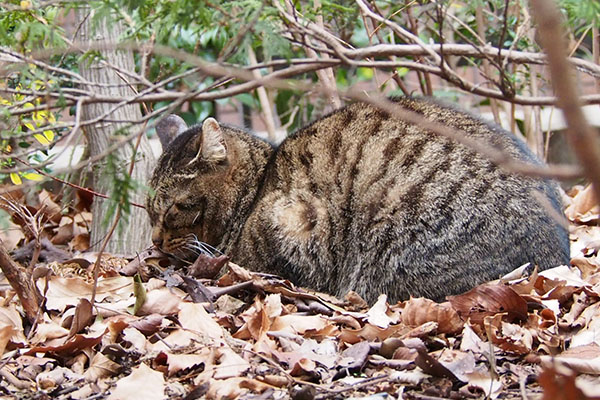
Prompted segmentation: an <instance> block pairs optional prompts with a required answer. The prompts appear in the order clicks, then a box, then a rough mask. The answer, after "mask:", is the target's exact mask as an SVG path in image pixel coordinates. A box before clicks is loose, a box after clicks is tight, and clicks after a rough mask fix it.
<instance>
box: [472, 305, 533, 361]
mask: <svg viewBox="0 0 600 400" xmlns="http://www.w3.org/2000/svg"><path fill="white" fill-rule="evenodd" d="M503 316H504V315H503V314H496V315H494V316H488V317H485V318H484V320H483V324H484V326H485V331H486V332H487V333H488V335H489V336H490V340H491V341H492V343H493V344H495V345H496V346H497V347H499V348H501V349H502V350H504V351H506V352H508V353H514V354H529V353H530V352H531V351H532V346H533V336H532V335H531V332H530V331H529V330H528V329H526V328H523V327H521V326H519V325H516V324H511V323H508V322H505V321H503V320H502V317H503Z"/></svg>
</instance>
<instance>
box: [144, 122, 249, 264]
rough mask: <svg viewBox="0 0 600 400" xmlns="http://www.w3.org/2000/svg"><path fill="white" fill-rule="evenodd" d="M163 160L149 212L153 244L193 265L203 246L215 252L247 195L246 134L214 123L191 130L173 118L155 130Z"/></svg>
mask: <svg viewBox="0 0 600 400" xmlns="http://www.w3.org/2000/svg"><path fill="white" fill-rule="evenodd" d="M157 133H158V135H159V138H160V139H161V144H162V145H163V154H162V156H161V157H160V158H159V160H158V163H157V166H156V168H155V170H154V173H153V176H152V179H151V181H150V187H151V188H152V191H153V193H152V194H151V195H149V196H148V199H147V204H146V209H147V211H148V215H149V216H150V219H151V224H152V228H153V230H152V241H153V243H154V244H155V245H156V246H157V247H158V248H160V249H161V250H163V251H164V252H166V253H170V254H173V255H175V256H176V257H179V258H182V259H187V260H193V259H195V257H196V256H197V255H198V254H199V253H201V252H203V248H202V246H206V245H209V246H214V247H217V246H219V245H220V244H221V243H222V240H223V237H224V235H226V234H227V232H228V228H229V224H230V223H231V220H232V219H233V216H234V215H235V214H236V207H239V203H240V200H239V199H240V197H243V196H244V194H243V193H244V192H245V191H247V190H246V189H245V188H244V185H247V184H249V182H244V180H245V178H244V176H247V175H251V174H252V172H251V171H245V170H244V169H248V168H247V167H246V166H245V162H244V160H245V159H246V158H247V157H246V155H245V154H244V153H245V150H244V148H245V146H243V145H242V144H243V143H244V142H245V141H246V140H247V139H244V138H243V136H248V134H246V133H245V132H243V131H240V130H237V129H235V128H232V127H229V126H224V125H220V124H219V123H218V122H217V121H216V120H215V119H214V118H208V119H206V120H205V121H204V122H203V123H202V125H196V126H193V127H191V128H189V129H188V128H187V126H186V125H185V122H183V120H182V119H181V118H179V117H177V116H175V115H171V116H169V117H167V118H165V119H163V121H162V122H161V123H159V124H158V125H157Z"/></svg>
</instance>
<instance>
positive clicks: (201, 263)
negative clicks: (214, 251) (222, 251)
mask: <svg viewBox="0 0 600 400" xmlns="http://www.w3.org/2000/svg"><path fill="white" fill-rule="evenodd" d="M228 261H229V257H227V256H225V255H222V256H218V257H210V256H208V255H206V254H200V255H199V256H198V258H197V259H196V261H194V263H193V264H192V265H190V266H189V267H188V273H189V274H190V275H191V276H193V277H194V278H206V279H214V278H216V277H217V276H218V275H219V273H220V272H221V270H222V269H223V267H225V265H227V262H228Z"/></svg>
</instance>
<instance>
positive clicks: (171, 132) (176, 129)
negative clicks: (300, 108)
mask: <svg viewBox="0 0 600 400" xmlns="http://www.w3.org/2000/svg"><path fill="white" fill-rule="evenodd" d="M187 128H188V127H187V125H186V123H185V121H184V120H183V118H181V117H180V116H178V115H175V114H169V115H167V116H166V117H165V118H163V119H162V120H160V121H159V123H158V124H156V134H157V135H158V138H159V139H160V144H161V147H162V149H163V151H164V150H165V149H166V148H167V146H168V145H169V144H170V143H171V142H172V141H173V139H175V138H176V137H177V136H179V135H180V134H182V133H183V132H185V131H186V130H187Z"/></svg>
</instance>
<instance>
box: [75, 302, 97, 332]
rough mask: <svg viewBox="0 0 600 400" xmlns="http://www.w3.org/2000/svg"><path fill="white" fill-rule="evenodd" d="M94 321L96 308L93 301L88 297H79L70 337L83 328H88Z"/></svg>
mask: <svg viewBox="0 0 600 400" xmlns="http://www.w3.org/2000/svg"><path fill="white" fill-rule="evenodd" d="M92 322H94V310H93V307H92V303H90V302H89V300H87V299H83V298H82V299H79V304H77V307H76V308H75V315H74V316H73V322H72V323H71V329H70V331H69V337H72V336H74V335H75V334H76V333H79V332H80V331H81V330H82V329H83V328H86V327H88V326H90V325H91V323H92Z"/></svg>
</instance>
